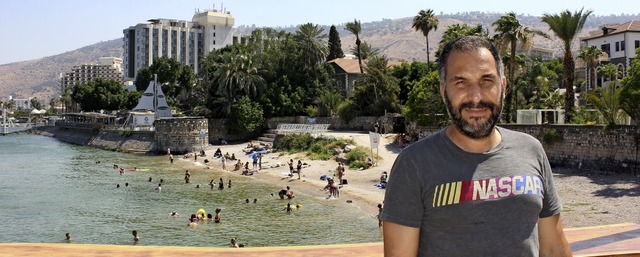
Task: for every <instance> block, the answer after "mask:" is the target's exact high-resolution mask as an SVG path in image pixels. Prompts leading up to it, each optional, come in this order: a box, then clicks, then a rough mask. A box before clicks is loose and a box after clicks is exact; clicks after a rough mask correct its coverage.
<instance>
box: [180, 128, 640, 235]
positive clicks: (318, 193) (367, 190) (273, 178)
mask: <svg viewBox="0 0 640 257" xmlns="http://www.w3.org/2000/svg"><path fill="white" fill-rule="evenodd" d="M324 136H327V137H336V138H350V139H353V140H354V142H355V143H356V144H357V145H359V146H364V147H367V148H369V145H370V143H369V134H368V132H327V133H325V134H324ZM253 142H254V143H257V141H253ZM248 143H249V142H242V143H238V144H230V145H220V146H218V145H211V146H209V147H208V148H207V149H206V150H205V152H206V154H207V157H206V158H209V159H210V160H213V161H211V162H210V163H209V164H208V166H207V167H204V168H205V169H207V168H209V169H219V170H221V163H220V161H219V159H216V158H212V156H213V153H214V152H215V150H216V149H217V148H218V147H219V148H220V149H221V151H222V153H223V154H224V153H226V152H229V154H235V155H236V157H237V158H238V159H240V160H241V162H242V163H245V162H247V161H248V162H249V167H251V166H252V165H251V159H250V158H249V157H248V156H246V154H245V153H244V152H243V151H242V149H244V148H246V146H247V144H248ZM400 151H401V149H400V148H399V147H398V146H397V144H396V143H395V142H394V135H393V134H386V135H383V136H382V138H381V142H380V146H379V148H378V155H379V156H380V157H382V158H381V159H380V160H379V161H378V163H377V164H376V165H375V166H373V167H371V168H369V169H365V170H351V169H348V168H347V170H346V172H345V175H344V177H343V179H346V180H347V182H348V183H347V184H346V185H343V186H342V187H341V188H340V197H339V198H338V199H337V200H340V201H347V202H350V203H351V204H354V205H356V206H357V208H360V209H362V210H365V211H367V212H369V213H370V214H371V215H372V218H373V217H375V215H377V214H378V209H377V205H378V204H379V203H382V202H383V199H384V193H385V190H384V189H379V188H378V187H376V186H375V184H377V183H378V182H379V178H380V175H381V173H382V172H383V171H387V172H389V171H390V170H391V167H392V165H393V162H394V161H395V159H396V157H397V155H398V154H399V153H400ZM374 152H375V150H374ZM177 159H178V160H181V159H182V158H177ZM289 159H293V160H294V161H295V162H297V161H298V160H302V162H303V163H307V164H309V166H308V167H306V168H303V169H302V178H301V179H300V180H298V177H297V175H295V174H294V176H293V177H289V176H286V175H284V174H283V173H285V172H288V169H289V168H288V166H286V165H287V161H288V160H289ZM200 160H201V161H203V160H204V158H200ZM186 163H187V162H184V164H185V165H187V164H186ZM189 163H191V164H193V162H189ZM262 163H263V166H267V165H272V164H275V163H280V164H283V165H285V166H282V167H278V168H266V169H262V170H260V171H258V172H255V173H254V175H253V176H252V177H254V178H256V179H261V180H264V181H267V182H269V183H272V184H274V185H277V186H279V187H282V188H284V187H286V186H289V187H291V190H292V191H294V192H295V193H296V194H305V195H309V196H312V197H325V196H328V192H325V191H322V190H321V189H322V188H323V187H324V186H325V185H326V184H327V182H326V181H324V180H321V179H320V177H321V176H323V175H326V176H329V177H331V176H333V175H334V172H335V170H336V168H337V166H338V163H337V162H336V161H335V160H328V161H320V160H310V159H309V158H308V157H307V156H306V155H305V154H303V153H299V154H287V153H281V152H273V153H268V154H266V155H265V156H264V157H263V159H262ZM233 164H235V162H233V161H230V162H227V170H228V171H227V172H232V171H229V170H232V169H233ZM193 168H200V169H202V168H203V166H196V167H193ZM233 173H234V174H236V175H238V176H240V173H241V171H234V172H233ZM554 173H555V174H554V180H555V183H556V185H557V190H558V192H559V194H560V196H561V198H562V200H563V203H564V212H563V213H562V215H561V216H562V220H563V223H564V226H565V227H567V228H570V227H585V226H599V225H609V224H618V223H625V222H632V223H640V215H638V209H637V208H636V207H635V205H636V203H637V201H638V200H640V178H639V177H637V176H634V175H633V174H615V173H613V174H612V173H602V172H598V171H584V170H572V169H563V168H556V169H554ZM336 180H337V178H336Z"/></svg>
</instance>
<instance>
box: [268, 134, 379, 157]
mask: <svg viewBox="0 0 640 257" xmlns="http://www.w3.org/2000/svg"><path fill="white" fill-rule="evenodd" d="M345 144H351V145H352V144H355V143H354V142H353V140H351V139H344V138H341V139H335V138H327V137H313V136H312V135H311V134H308V133H306V134H299V135H296V134H289V135H285V136H283V137H282V138H280V139H279V140H278V145H277V148H278V149H279V150H280V151H286V152H289V153H299V152H304V151H306V152H307V154H308V157H309V158H310V159H312V160H329V159H331V158H332V157H333V155H332V154H331V152H330V151H329V150H330V149H333V148H341V147H342V146H343V145H345ZM351 152H356V153H350V155H349V154H348V155H347V156H351V158H352V159H351V160H349V161H348V162H351V161H352V160H354V161H355V160H358V159H357V158H361V159H360V161H363V163H364V161H365V160H366V158H367V156H368V155H367V150H366V149H365V148H363V147H358V148H356V149H354V150H352V151H351Z"/></svg>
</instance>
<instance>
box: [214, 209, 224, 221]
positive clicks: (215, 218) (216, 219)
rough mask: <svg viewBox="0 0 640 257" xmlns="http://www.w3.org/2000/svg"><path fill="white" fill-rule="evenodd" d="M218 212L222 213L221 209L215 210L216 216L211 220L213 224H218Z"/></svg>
mask: <svg viewBox="0 0 640 257" xmlns="http://www.w3.org/2000/svg"><path fill="white" fill-rule="evenodd" d="M220 211H222V209H220V208H218V209H216V216H215V217H214V218H213V222H215V223H220Z"/></svg>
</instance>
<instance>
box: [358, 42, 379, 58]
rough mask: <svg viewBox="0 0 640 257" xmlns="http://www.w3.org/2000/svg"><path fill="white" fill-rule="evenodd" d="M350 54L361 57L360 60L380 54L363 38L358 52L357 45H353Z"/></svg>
mask: <svg viewBox="0 0 640 257" xmlns="http://www.w3.org/2000/svg"><path fill="white" fill-rule="evenodd" d="M351 54H353V55H355V56H356V57H359V58H361V59H362V60H367V59H369V58H371V57H376V56H378V55H379V54H380V51H379V50H378V49H377V48H373V47H371V45H369V44H368V43H367V41H364V40H363V41H362V42H361V43H360V52H358V47H354V48H351Z"/></svg>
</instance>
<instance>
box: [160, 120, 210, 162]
mask: <svg viewBox="0 0 640 257" xmlns="http://www.w3.org/2000/svg"><path fill="white" fill-rule="evenodd" d="M208 124H209V122H208V121H207V119H206V118H202V117H175V118H162V119H158V120H156V121H155V124H154V125H155V128H156V131H155V141H156V148H155V151H156V152H159V153H166V152H167V149H171V153H172V154H185V153H188V152H193V151H194V150H195V151H200V150H202V148H203V147H204V146H206V145H208V142H207V138H208V136H207V135H208V134H209V132H208V131H209V128H208V126H209V125H208ZM201 132H204V137H200V133H201Z"/></svg>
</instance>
